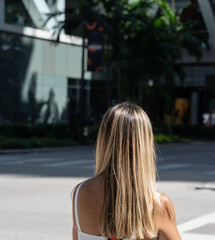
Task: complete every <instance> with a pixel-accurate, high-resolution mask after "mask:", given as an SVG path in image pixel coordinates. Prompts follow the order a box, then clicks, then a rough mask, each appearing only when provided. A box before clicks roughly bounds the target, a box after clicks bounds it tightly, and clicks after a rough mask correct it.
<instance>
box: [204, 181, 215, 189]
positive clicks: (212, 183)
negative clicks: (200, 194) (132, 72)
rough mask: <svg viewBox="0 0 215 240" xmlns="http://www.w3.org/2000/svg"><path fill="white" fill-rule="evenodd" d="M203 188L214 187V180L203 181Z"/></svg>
mask: <svg viewBox="0 0 215 240" xmlns="http://www.w3.org/2000/svg"><path fill="white" fill-rule="evenodd" d="M204 188H214V189H215V181H214V182H207V183H205V184H204Z"/></svg>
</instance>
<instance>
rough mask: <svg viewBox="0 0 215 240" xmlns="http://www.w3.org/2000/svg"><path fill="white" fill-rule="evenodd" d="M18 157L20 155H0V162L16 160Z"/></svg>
mask: <svg viewBox="0 0 215 240" xmlns="http://www.w3.org/2000/svg"><path fill="white" fill-rule="evenodd" d="M18 159H20V157H15V156H14V157H12V156H9V157H8V156H1V157H0V162H3V161H11V160H18Z"/></svg>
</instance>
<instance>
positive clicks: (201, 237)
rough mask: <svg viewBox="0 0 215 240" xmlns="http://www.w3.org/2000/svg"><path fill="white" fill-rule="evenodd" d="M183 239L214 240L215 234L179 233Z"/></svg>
mask: <svg viewBox="0 0 215 240" xmlns="http://www.w3.org/2000/svg"><path fill="white" fill-rule="evenodd" d="M181 238H182V239H183V240H215V235H209V234H197V233H181Z"/></svg>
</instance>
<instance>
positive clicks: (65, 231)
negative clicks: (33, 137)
mask: <svg viewBox="0 0 215 240" xmlns="http://www.w3.org/2000/svg"><path fill="white" fill-rule="evenodd" d="M159 149H160V154H158V173H159V181H158V189H159V190H160V191H162V192H165V193H166V194H167V195H169V197H170V198H171V199H172V202H173V204H174V207H175V211H176V217H177V223H178V228H179V231H180V233H181V235H182V239H183V240H191V239H192V240H194V239H195V240H200V239H201V240H215V142H193V143H183V144H182V143H180V144H168V145H160V146H159ZM93 151H94V148H93V147H90V146H86V147H73V148H62V149H52V150H45V151H33V152H29V153H25V154H24V153H16V152H13V153H12V154H8V153H7V154H2V155H0V191H1V192H0V236H1V237H0V239H2V240H36V239H37V240H38V239H39V240H43V239H44V240H47V239H50V240H58V239H59V240H66V239H67V240H69V239H72V218H71V214H72V208H71V206H72V205H71V192H72V189H73V188H74V186H75V185H76V184H77V183H79V182H81V181H83V180H84V179H86V178H88V177H90V176H92V175H93V172H94V165H95V160H94V154H93Z"/></svg>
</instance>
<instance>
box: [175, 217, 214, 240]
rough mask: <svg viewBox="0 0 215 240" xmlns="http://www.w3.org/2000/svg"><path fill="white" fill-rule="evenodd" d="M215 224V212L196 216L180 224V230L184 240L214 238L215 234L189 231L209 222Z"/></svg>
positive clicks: (210, 239)
mask: <svg viewBox="0 0 215 240" xmlns="http://www.w3.org/2000/svg"><path fill="white" fill-rule="evenodd" d="M211 223H212V224H215V212H213V213H210V214H207V215H204V216H202V217H198V218H195V219H193V220H190V221H188V222H185V223H182V224H180V225H178V230H179V232H180V234H181V236H182V239H183V240H194V239H195V240H214V239H215V235H210V234H199V233H198V234H197V233H187V231H191V230H195V229H196V228H200V227H202V226H204V225H207V224H211Z"/></svg>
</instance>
